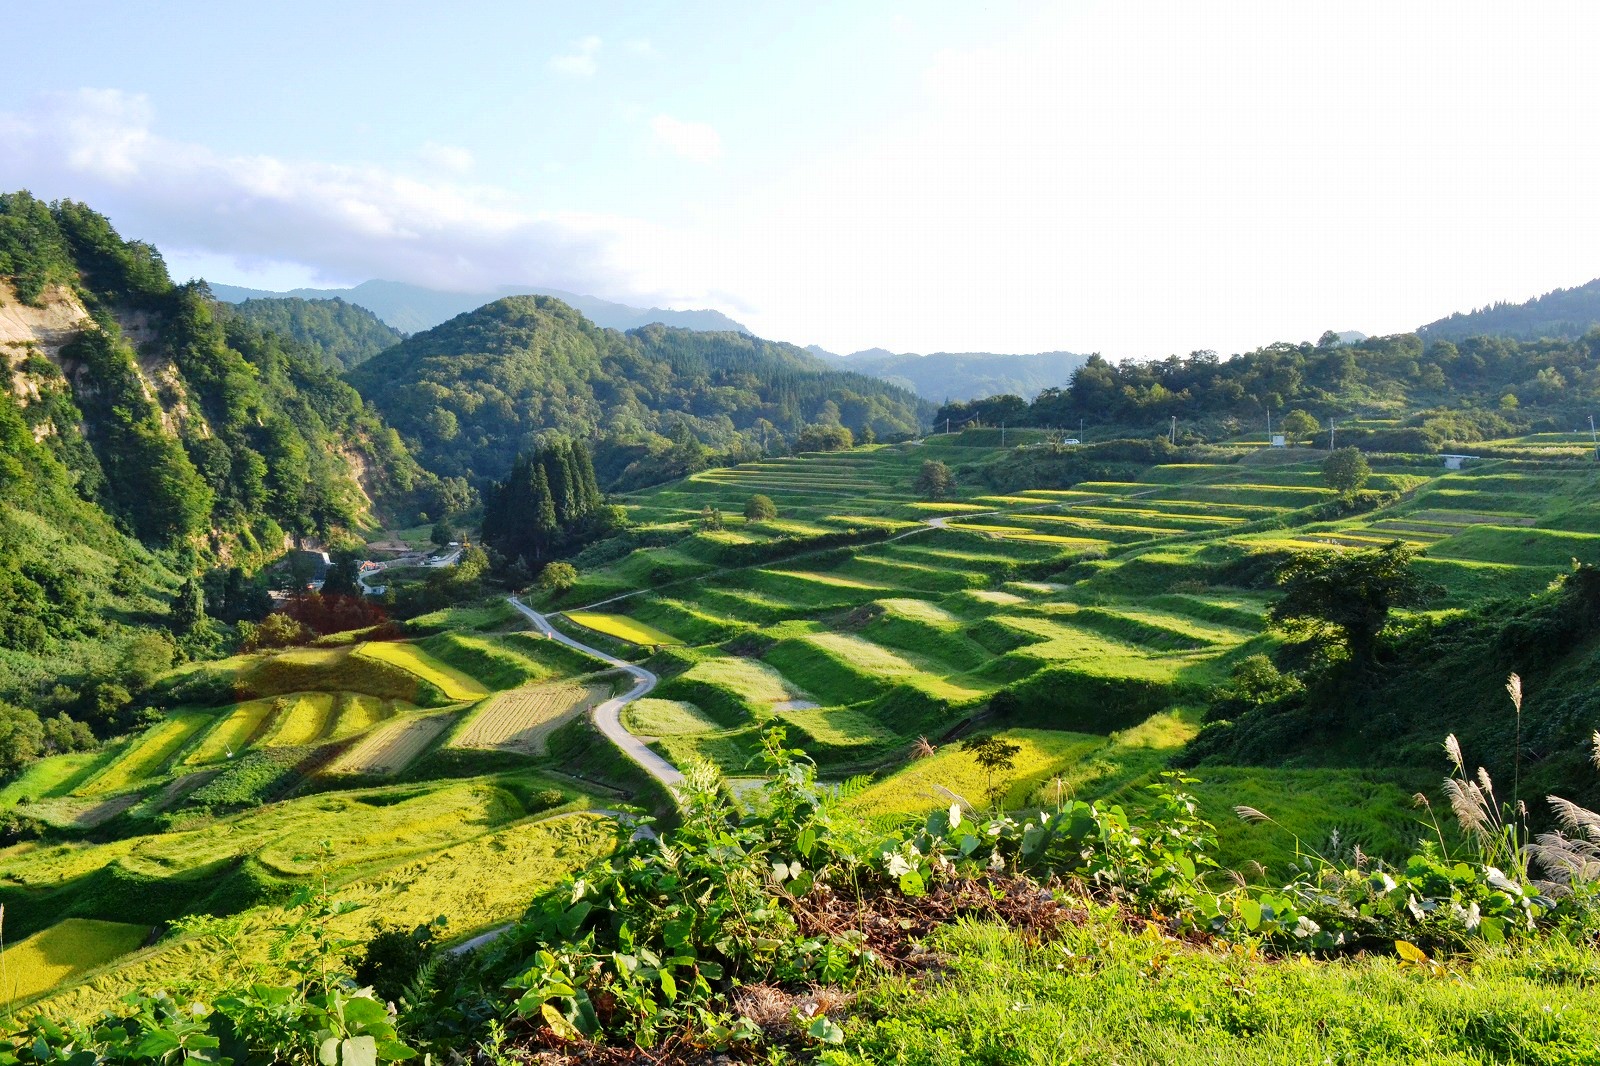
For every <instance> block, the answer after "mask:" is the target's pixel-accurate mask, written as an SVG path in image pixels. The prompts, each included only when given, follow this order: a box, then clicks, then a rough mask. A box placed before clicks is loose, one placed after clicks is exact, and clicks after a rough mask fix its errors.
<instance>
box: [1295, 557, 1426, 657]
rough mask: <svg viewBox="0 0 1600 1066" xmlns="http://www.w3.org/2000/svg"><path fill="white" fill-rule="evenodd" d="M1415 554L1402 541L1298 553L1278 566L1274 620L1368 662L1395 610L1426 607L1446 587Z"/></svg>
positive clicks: (1304, 635)
mask: <svg viewBox="0 0 1600 1066" xmlns="http://www.w3.org/2000/svg"><path fill="white" fill-rule="evenodd" d="M1416 554H1417V550H1416V548H1414V547H1412V546H1411V545H1409V544H1406V543H1404V542H1402V541H1398V540H1397V541H1395V542H1394V543H1392V544H1388V545H1385V546H1384V547H1382V548H1377V549H1374V550H1372V551H1352V552H1343V553H1340V552H1335V551H1315V552H1301V553H1299V554H1296V555H1295V556H1293V557H1292V558H1290V559H1289V560H1288V561H1287V562H1286V563H1284V564H1283V565H1282V566H1281V567H1280V568H1279V570H1278V582H1279V584H1280V585H1281V586H1282V588H1283V598H1282V599H1280V600H1279V601H1278V602H1277V603H1275V604H1273V606H1272V612H1271V618H1272V621H1273V623H1274V624H1275V625H1277V626H1279V627H1280V628H1282V629H1283V630H1284V631H1285V632H1287V633H1290V634H1293V635H1295V636H1299V637H1303V638H1307V639H1312V640H1318V641H1322V642H1324V643H1327V644H1329V645H1333V646H1337V647H1341V648H1344V649H1346V650H1347V651H1348V652H1349V655H1350V658H1351V660H1352V661H1354V662H1355V663H1356V664H1358V665H1362V666H1364V665H1366V664H1368V663H1370V662H1371V661H1372V660H1373V658H1374V654H1375V652H1376V649H1377V639H1378V634H1379V633H1381V632H1382V631H1383V627H1384V626H1385V625H1387V624H1388V621H1389V612H1390V611H1391V610H1393V609H1394V608H1396V607H1421V606H1423V605H1425V604H1426V603H1428V602H1429V601H1430V600H1432V599H1433V598H1434V597H1436V596H1438V595H1439V594H1440V592H1441V590H1440V589H1439V588H1438V586H1436V585H1433V584H1431V583H1429V582H1427V581H1425V580H1423V579H1422V577H1421V576H1420V575H1419V574H1418V573H1417V572H1416V569H1415V568H1414V567H1413V566H1412V559H1413V558H1415V556H1416Z"/></svg>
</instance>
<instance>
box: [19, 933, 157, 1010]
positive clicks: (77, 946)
mask: <svg viewBox="0 0 1600 1066" xmlns="http://www.w3.org/2000/svg"><path fill="white" fill-rule="evenodd" d="M149 934H150V928H149V927H148V926H143V925H127V924H124V923H122V922H100V921H94V920H92V919H89V918H68V919H66V920H64V921H61V922H57V923H56V924H55V925H52V926H51V927H50V928H48V929H44V930H41V931H39V932H37V933H35V934H33V935H32V936H30V937H28V938H27V939H26V940H23V941H20V942H19V943H16V944H13V945H11V946H10V947H8V948H6V949H5V952H4V953H3V954H0V1002H4V1003H8V1004H9V1003H16V1002H17V1001H18V1000H23V999H28V998H29V997H32V996H36V995H38V994H39V993H41V992H46V991H49V990H50V989H52V988H54V987H55V986H56V985H59V984H61V983H62V982H63V981H66V980H68V979H70V978H73V977H76V976H77V975H79V974H82V973H85V972H87V971H89V970H92V969H94V968H95V967H97V966H103V965H105V964H106V963H108V962H110V961H111V960H112V959H115V958H116V957H117V956H119V955H126V954H127V953H128V952H130V951H132V950H134V949H135V948H137V947H138V946H139V945H140V944H142V943H144V940H145V937H147V936H148V935H149Z"/></svg>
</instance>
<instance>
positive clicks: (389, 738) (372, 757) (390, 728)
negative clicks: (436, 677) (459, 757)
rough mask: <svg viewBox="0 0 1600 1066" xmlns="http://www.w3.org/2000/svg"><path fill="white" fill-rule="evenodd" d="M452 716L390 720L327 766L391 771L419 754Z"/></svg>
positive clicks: (360, 771) (340, 770)
mask: <svg viewBox="0 0 1600 1066" xmlns="http://www.w3.org/2000/svg"><path fill="white" fill-rule="evenodd" d="M454 717H455V716H454V715H449V714H430V715H426V716H420V717H414V718H413V717H408V718H402V719H400V720H398V721H394V722H390V723H389V724H388V725H386V726H384V727H382V728H381V729H378V730H375V731H374V732H373V734H372V735H371V736H369V737H367V738H366V739H365V740H363V741H361V742H360V743H359V744H357V745H356V746H355V747H353V748H351V749H350V750H349V751H347V752H345V754H344V755H342V756H340V757H339V760H338V761H337V762H335V763H334V764H333V765H332V766H331V767H329V769H328V772H329V773H333V774H392V773H397V772H399V771H400V770H403V769H405V768H406V766H407V765H409V764H410V762H411V760H413V759H415V758H416V757H417V756H418V755H421V754H422V753H423V751H424V750H426V749H427V747H428V745H430V744H432V743H433V742H434V740H435V739H437V738H438V736H439V734H440V733H442V732H444V730H445V727H446V726H448V725H449V724H450V722H451V721H452V720H453V718H454Z"/></svg>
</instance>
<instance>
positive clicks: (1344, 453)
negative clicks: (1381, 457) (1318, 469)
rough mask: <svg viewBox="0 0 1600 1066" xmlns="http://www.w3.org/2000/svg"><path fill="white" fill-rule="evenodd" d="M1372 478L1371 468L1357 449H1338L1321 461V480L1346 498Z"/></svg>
mask: <svg viewBox="0 0 1600 1066" xmlns="http://www.w3.org/2000/svg"><path fill="white" fill-rule="evenodd" d="M1371 476H1372V467H1370V466H1368V465H1367V457H1366V456H1364V455H1362V454H1361V450H1360V449H1359V448H1340V449H1339V450H1338V451H1335V452H1331V453H1329V455H1328V457H1327V458H1326V459H1324V460H1323V461H1322V480H1323V483H1324V484H1326V485H1327V486H1328V487H1329V488H1330V489H1334V490H1335V491H1337V492H1341V493H1343V494H1344V495H1346V496H1349V495H1350V494H1352V493H1354V492H1356V491H1358V490H1359V489H1360V488H1361V486H1363V485H1365V484H1366V483H1367V478H1369V477H1371Z"/></svg>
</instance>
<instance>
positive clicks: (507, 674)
mask: <svg viewBox="0 0 1600 1066" xmlns="http://www.w3.org/2000/svg"><path fill="white" fill-rule="evenodd" d="M418 646H419V647H421V648H423V649H424V650H425V651H427V653H428V654H429V655H432V656H433V657H434V658H435V659H437V660H439V661H440V662H441V663H444V664H445V665H446V666H449V667H452V668H454V669H456V670H459V671H461V672H462V673H463V674H466V675H467V676H469V677H471V678H473V679H474V680H475V681H477V682H478V683H480V684H481V685H483V686H485V687H486V688H489V689H504V688H516V687H518V686H519V685H526V684H528V683H529V682H530V681H538V680H542V679H543V678H546V677H549V676H550V671H549V670H547V669H544V668H542V667H541V666H540V665H539V664H538V663H535V662H532V661H530V660H529V659H528V658H527V657H526V656H524V655H522V654H521V653H520V649H521V647H522V644H521V643H518V644H517V645H508V644H506V643H505V642H504V641H502V640H501V639H499V638H497V637H492V636H478V635H473V634H467V633H440V634H439V635H438V636H433V637H429V638H428V639H427V640H425V641H422V642H421V643H420V644H419V645H418Z"/></svg>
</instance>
